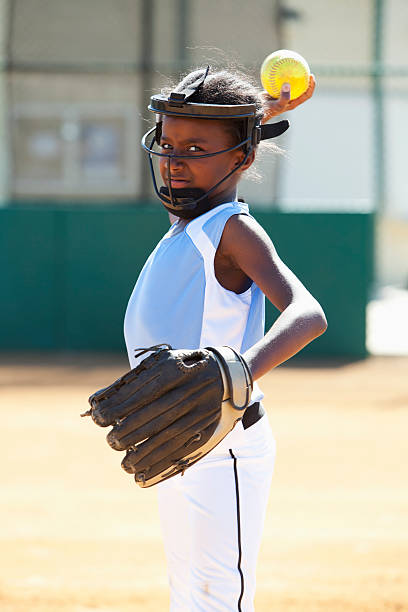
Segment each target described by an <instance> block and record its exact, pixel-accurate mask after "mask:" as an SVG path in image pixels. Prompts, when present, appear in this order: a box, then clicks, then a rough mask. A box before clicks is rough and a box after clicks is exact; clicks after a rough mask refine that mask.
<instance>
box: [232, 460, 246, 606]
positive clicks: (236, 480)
mask: <svg viewBox="0 0 408 612" xmlns="http://www.w3.org/2000/svg"><path fill="white" fill-rule="evenodd" d="M229 453H230V455H231V457H232V459H233V461H234V479H235V495H236V500H237V530H238V565H237V567H238V571H239V575H240V577H241V593H240V595H239V599H238V612H242V608H241V601H242V598H243V596H244V574H243V573H242V568H241V559H242V547H241V515H240V509H239V482H238V467H237V458H236V457H235V455H234V453H233V452H232V449H229Z"/></svg>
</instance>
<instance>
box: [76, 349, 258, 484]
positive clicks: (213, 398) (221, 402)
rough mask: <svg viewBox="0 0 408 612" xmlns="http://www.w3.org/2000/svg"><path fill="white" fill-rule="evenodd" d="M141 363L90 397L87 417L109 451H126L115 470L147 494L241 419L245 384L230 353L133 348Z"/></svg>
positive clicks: (241, 367) (239, 361)
mask: <svg viewBox="0 0 408 612" xmlns="http://www.w3.org/2000/svg"><path fill="white" fill-rule="evenodd" d="M139 351H140V352H138V353H137V355H136V357H140V356H141V355H142V354H144V353H146V352H151V354H150V355H149V356H148V357H146V358H145V359H144V360H143V361H142V362H141V363H140V364H139V365H138V366H137V367H136V368H134V369H133V370H130V372H127V373H126V374H124V376H122V377H121V378H119V379H118V380H117V381H115V382H114V383H113V384H111V385H110V386H109V387H106V388H104V389H101V390H100V391H97V392H96V393H94V394H93V395H91V397H90V398H89V403H90V405H91V409H90V410H88V412H86V413H84V415H82V416H86V415H91V416H92V419H93V420H94V422H95V423H96V424H97V425H99V426H101V427H108V426H110V425H113V428H112V429H111V430H110V432H109V433H108V435H107V441H108V443H109V445H110V446H111V447H112V448H113V449H115V450H119V451H122V450H126V451H127V452H126V456H125V457H124V459H123V461H122V467H123V469H124V470H125V471H126V472H129V473H131V474H134V477H135V480H136V482H137V483H138V484H139V485H140V486H141V487H150V486H152V485H154V484H157V483H158V482H161V481H163V480H165V479H167V478H170V477H171V476H174V475H176V474H179V473H180V472H184V470H185V469H186V468H188V467H189V466H191V465H192V464H193V463H195V462H196V461H198V460H199V459H201V457H203V456H204V455H206V454H207V453H208V452H209V451H210V450H212V449H213V448H214V447H215V446H216V445H217V444H219V442H221V440H222V439H223V438H225V436H226V435H227V434H228V433H229V432H230V431H231V430H232V429H233V427H234V426H235V424H236V422H237V421H238V420H240V419H241V418H242V416H243V415H244V412H245V408H246V407H247V406H248V404H249V401H250V398H251V392H252V387H253V383H252V377H251V373H250V371H249V368H248V365H247V364H246V362H245V361H244V359H243V358H242V356H241V355H240V354H239V353H237V352H236V351H235V350H233V349H232V348H230V347H226V346H224V347H218V348H212V347H209V348H206V349H197V350H173V349H172V348H171V347H170V346H169V345H168V344H163V345H157V346H154V347H151V348H149V349H139Z"/></svg>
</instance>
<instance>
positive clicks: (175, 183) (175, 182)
mask: <svg viewBox="0 0 408 612" xmlns="http://www.w3.org/2000/svg"><path fill="white" fill-rule="evenodd" d="M188 182H189V181H187V180H185V179H175V178H172V179H171V181H170V185H171V187H172V188H173V189H181V188H183V187H185V186H186V185H188Z"/></svg>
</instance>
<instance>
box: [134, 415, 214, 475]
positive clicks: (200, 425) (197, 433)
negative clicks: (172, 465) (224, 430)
mask: <svg viewBox="0 0 408 612" xmlns="http://www.w3.org/2000/svg"><path fill="white" fill-rule="evenodd" d="M204 412H205V415H203V413H204ZM219 419H220V411H219V410H215V411H213V412H211V413H208V412H207V408H206V407H204V409H203V407H201V409H200V408H198V409H196V410H194V411H193V412H192V413H191V414H189V415H188V416H187V417H186V418H183V419H180V420H179V421H176V422H175V423H173V425H172V426H170V427H169V428H167V429H166V430H165V431H161V432H160V433H159V434H157V435H156V436H153V437H152V438H149V439H148V440H146V441H144V442H141V443H140V444H139V445H138V446H137V447H136V449H131V450H129V451H128V452H127V453H126V456H125V457H124V458H123V461H122V468H123V469H124V470H125V471H126V472H128V473H129V474H134V473H135V472H137V471H138V470H140V469H143V468H144V469H149V466H151V465H152V464H156V463H157V462H158V461H161V460H162V459H163V458H165V457H169V455H172V456H173V457H177V455H178V452H179V456H181V457H182V456H183V455H186V454H188V453H189V452H190V450H191V451H193V450H195V447H196V446H197V445H198V446H202V444H203V436H204V431H205V430H206V429H207V428H208V427H209V426H210V425H213V427H212V430H213V431H214V429H215V427H214V425H216V424H217V423H218V421H219ZM210 435H211V434H210ZM204 441H206V438H205V437H204ZM194 443H196V444H194ZM186 449H188V451H186ZM180 451H181V452H180Z"/></svg>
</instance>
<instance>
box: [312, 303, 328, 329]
mask: <svg viewBox="0 0 408 612" xmlns="http://www.w3.org/2000/svg"><path fill="white" fill-rule="evenodd" d="M315 306H316V307H315V309H314V313H313V317H312V321H313V331H314V332H315V334H316V335H315V337H316V338H317V336H321V335H322V334H324V332H325V331H326V329H327V319H326V315H325V314H324V311H323V308H322V307H321V306H320V304H319V303H318V302H316V305H315Z"/></svg>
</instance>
